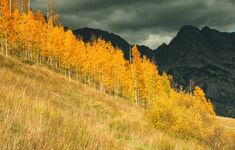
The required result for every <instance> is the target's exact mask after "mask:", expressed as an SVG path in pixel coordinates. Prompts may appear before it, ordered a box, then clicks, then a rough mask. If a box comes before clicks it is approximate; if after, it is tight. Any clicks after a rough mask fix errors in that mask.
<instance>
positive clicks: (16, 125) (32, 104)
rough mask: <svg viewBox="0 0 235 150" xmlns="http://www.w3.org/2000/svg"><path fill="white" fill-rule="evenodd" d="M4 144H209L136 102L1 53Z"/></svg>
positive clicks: (170, 147)
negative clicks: (154, 122)
mask: <svg viewBox="0 0 235 150" xmlns="http://www.w3.org/2000/svg"><path fill="white" fill-rule="evenodd" d="M0 149H118V150H121V149H150V150H151V149H153V150H155V149H159V150H160V149H162V150H199V149H207V148H206V147H204V146H202V145H199V144H196V143H194V142H192V141H184V140H181V139H178V138H176V137H173V136H170V135H167V134H165V133H163V132H160V131H157V130H156V129H154V128H153V127H152V126H150V125H149V124H148V122H147V121H146V120H145V118H144V110H143V109H141V108H140V107H137V106H135V105H134V104H132V103H129V102H127V101H125V100H123V99H119V98H113V97H112V96H109V95H106V94H103V93H100V92H98V91H96V90H95V89H92V88H90V87H87V86H85V85H81V84H77V83H75V82H72V81H69V80H68V79H66V78H64V77H63V76H62V75H60V74H56V73H53V72H51V71H49V70H47V69H45V68H41V67H37V66H34V65H32V66H30V65H26V64H23V63H21V62H19V61H16V60H13V59H9V58H5V57H4V56H2V55H0Z"/></svg>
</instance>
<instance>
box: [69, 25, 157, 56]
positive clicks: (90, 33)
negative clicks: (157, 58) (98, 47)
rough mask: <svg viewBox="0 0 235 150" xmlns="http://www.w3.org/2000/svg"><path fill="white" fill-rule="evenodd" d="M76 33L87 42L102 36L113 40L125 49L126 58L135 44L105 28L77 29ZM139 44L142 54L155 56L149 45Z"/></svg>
mask: <svg viewBox="0 0 235 150" xmlns="http://www.w3.org/2000/svg"><path fill="white" fill-rule="evenodd" d="M74 34H75V35H76V36H77V37H78V38H80V39H83V41H85V42H90V41H92V40H94V39H97V38H102V39H104V40H106V41H109V42H111V43H112V45H113V46H114V47H118V48H120V49H121V50H123V53H124V57H125V59H129V58H130V53H129V50H130V47H132V46H133V45H130V44H129V43H128V42H127V41H125V40H124V39H123V38H121V37H120V36H119V35H116V34H114V33H109V32H107V31H104V30H100V29H92V28H81V29H77V30H74ZM137 46H138V49H139V50H140V53H141V54H142V56H143V55H145V56H147V57H148V58H150V59H152V56H153V51H152V49H150V48H148V47H147V46H143V45H137Z"/></svg>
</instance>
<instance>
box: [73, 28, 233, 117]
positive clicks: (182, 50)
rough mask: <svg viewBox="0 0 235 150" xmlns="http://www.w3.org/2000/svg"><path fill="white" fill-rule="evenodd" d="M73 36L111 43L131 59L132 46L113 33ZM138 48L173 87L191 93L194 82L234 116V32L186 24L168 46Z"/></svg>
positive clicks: (94, 31) (83, 31)
mask: <svg viewBox="0 0 235 150" xmlns="http://www.w3.org/2000/svg"><path fill="white" fill-rule="evenodd" d="M74 34H75V35H76V36H77V37H78V38H82V39H83V40H84V41H86V42H88V41H92V39H94V38H98V37H101V38H103V39H105V40H106V41H110V42H111V43H112V45H113V46H115V47H119V48H121V49H122V50H123V52H124V56H125V58H126V59H129V50H130V45H129V43H128V42H126V41H125V40H124V39H123V38H121V37H120V36H118V35H116V34H114V33H109V32H107V31H103V30H99V29H92V28H82V29H78V30H75V31H74ZM138 48H139V51H140V53H141V55H142V56H143V55H145V56H147V57H148V58H150V59H151V60H153V61H155V63H156V65H158V68H159V70H160V72H163V71H166V72H168V73H169V74H171V75H173V77H174V86H179V85H183V87H186V88H185V90H189V88H188V87H189V81H190V80H192V81H194V84H195V85H199V86H200V87H202V88H203V89H204V91H205V93H206V96H207V97H208V98H210V99H211V100H212V102H213V104H214V106H215V110H216V113H217V114H218V115H222V116H228V117H235V33H226V32H219V31H217V30H215V29H211V28H209V27H204V28H202V29H198V28H196V27H193V26H190V25H186V26H183V27H182V28H181V29H180V31H179V32H178V34H177V35H176V37H175V38H174V39H173V40H172V41H171V42H170V43H169V45H167V44H165V43H164V44H162V45H161V46H159V47H158V48H157V49H156V50H151V49H150V48H148V47H146V46H138Z"/></svg>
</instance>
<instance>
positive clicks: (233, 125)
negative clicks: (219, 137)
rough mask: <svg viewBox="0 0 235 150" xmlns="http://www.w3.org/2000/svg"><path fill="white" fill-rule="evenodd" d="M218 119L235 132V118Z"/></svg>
mask: <svg viewBox="0 0 235 150" xmlns="http://www.w3.org/2000/svg"><path fill="white" fill-rule="evenodd" d="M217 119H218V122H219V123H220V124H221V125H222V126H223V127H224V128H226V129H228V130H230V131H233V132H235V119H233V118H225V117H217Z"/></svg>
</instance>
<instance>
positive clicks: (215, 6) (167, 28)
mask: <svg viewBox="0 0 235 150" xmlns="http://www.w3.org/2000/svg"><path fill="white" fill-rule="evenodd" d="M43 1H44V0H32V7H33V9H34V10H35V11H36V10H38V9H44V10H45V2H43ZM57 2H58V3H59V8H58V13H59V15H60V23H63V24H64V25H65V26H68V27H72V28H73V29H77V28H82V27H91V28H98V29H103V30H106V31H109V32H113V33H116V34H118V35H120V36H121V37H123V38H124V39H126V40H127V41H130V42H132V43H137V44H144V45H146V46H149V47H151V48H154V49H155V48H156V47H157V46H159V45H160V44H162V43H164V42H165V43H168V42H169V41H170V40H171V39H172V38H173V37H174V36H175V35H176V33H177V31H178V30H179V28H180V27H182V26H183V25H194V26H197V27H203V26H210V27H212V28H216V29H219V30H221V31H229V32H231V31H235V30H234V29H235V0H57Z"/></svg>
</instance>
